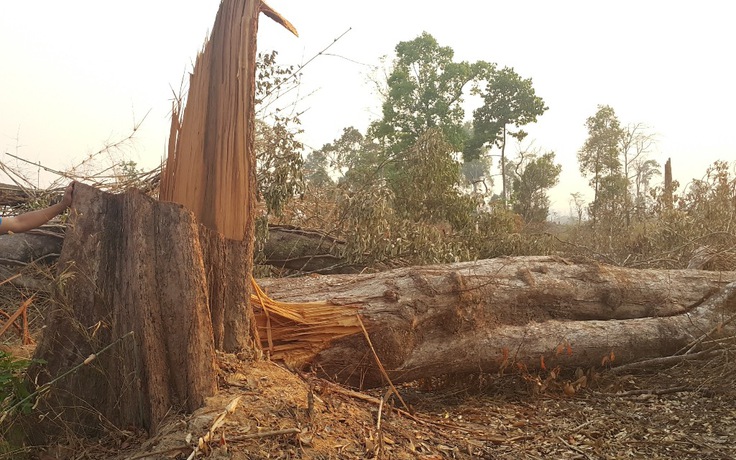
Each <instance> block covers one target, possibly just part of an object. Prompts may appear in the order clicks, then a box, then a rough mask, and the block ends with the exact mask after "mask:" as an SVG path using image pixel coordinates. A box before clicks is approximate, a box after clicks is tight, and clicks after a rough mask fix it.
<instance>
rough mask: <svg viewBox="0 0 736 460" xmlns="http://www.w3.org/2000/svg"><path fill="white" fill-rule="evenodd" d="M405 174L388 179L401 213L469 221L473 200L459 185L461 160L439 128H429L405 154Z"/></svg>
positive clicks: (426, 219) (412, 217) (459, 222)
mask: <svg viewBox="0 0 736 460" xmlns="http://www.w3.org/2000/svg"><path fill="white" fill-rule="evenodd" d="M404 158H405V159H404V162H403V168H402V171H403V174H402V175H401V176H396V177H391V178H389V179H388V182H389V185H390V186H391V189H392V190H393V191H394V194H395V196H396V202H395V206H396V209H397V211H398V212H399V215H401V216H403V217H405V218H407V219H410V220H412V221H414V222H429V223H437V222H441V221H447V222H449V223H450V224H451V225H452V226H453V227H455V228H457V227H461V226H463V225H464V224H466V223H467V218H468V217H467V216H469V214H470V213H471V212H472V210H473V208H474V202H473V201H472V200H471V199H469V198H468V197H466V196H463V195H462V194H461V193H460V191H459V189H458V184H459V183H460V178H461V172H460V164H459V163H458V162H457V161H455V159H454V158H453V157H452V146H451V145H450V144H449V143H448V142H446V141H445V139H444V137H443V135H442V132H441V130H440V129H439V128H434V129H430V130H428V131H427V132H426V133H424V134H423V135H422V136H420V137H419V139H418V140H417V142H415V143H414V145H413V146H411V147H410V148H409V149H407V151H406V152H405V155H404Z"/></svg>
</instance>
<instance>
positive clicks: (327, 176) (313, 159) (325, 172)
mask: <svg viewBox="0 0 736 460" xmlns="http://www.w3.org/2000/svg"><path fill="white" fill-rule="evenodd" d="M365 145H366V138H365V137H364V136H363V134H361V132H360V131H358V130H357V129H356V128H354V127H352V126H351V127H348V128H344V129H343V132H342V135H341V136H340V137H339V138H338V139H335V140H334V141H333V142H331V143H328V144H325V145H323V146H322V148H320V149H319V150H315V151H313V152H312V153H310V154H309V155H308V156H307V160H306V162H305V169H307V170H308V176H307V180H309V182H311V183H313V184H315V185H324V184H326V183H328V182H332V177H334V178H336V179H338V180H339V179H341V178H342V177H344V176H345V174H346V173H347V172H348V171H349V170H350V169H352V167H353V166H355V163H356V162H357V160H358V158H359V157H360V155H361V153H362V152H363V151H364V147H365Z"/></svg>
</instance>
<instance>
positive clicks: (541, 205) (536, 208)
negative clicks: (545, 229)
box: [511, 152, 562, 223]
mask: <svg viewBox="0 0 736 460" xmlns="http://www.w3.org/2000/svg"><path fill="white" fill-rule="evenodd" d="M561 171H562V165H560V164H556V163H555V154H554V152H548V153H545V154H543V155H541V156H539V155H536V154H531V155H528V156H524V155H522V158H521V160H520V161H519V162H518V163H517V165H516V167H515V168H514V171H513V181H512V193H511V202H512V204H513V206H512V209H513V211H514V212H515V213H517V214H519V215H520V216H521V217H522V218H523V219H524V221H525V222H527V223H529V222H537V223H538V222H544V221H546V220H547V216H548V215H549V196H548V195H547V192H548V191H549V189H550V188H552V187H554V186H555V185H557V183H558V182H559V179H560V172H561Z"/></svg>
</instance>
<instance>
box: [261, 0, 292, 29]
mask: <svg viewBox="0 0 736 460" xmlns="http://www.w3.org/2000/svg"><path fill="white" fill-rule="evenodd" d="M261 13H263V14H265V15H266V16H268V17H269V18H271V19H273V20H274V21H276V22H278V23H279V24H281V25H282V26H284V27H285V28H286V29H287V30H288V31H289V32H291V33H292V34H294V35H295V36H297V37H298V36H299V32H297V31H296V27H294V25H293V24H292V23H290V22H289V21H288V20H287V19H286V18H284V17H283V16H281V15H280V14H279V13H278V12H277V11H276V10H274V9H273V8H271V7H270V6H268V5H267V4H266V2H261Z"/></svg>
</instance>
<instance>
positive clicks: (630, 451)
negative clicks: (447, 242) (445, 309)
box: [6, 352, 736, 460]
mask: <svg viewBox="0 0 736 460" xmlns="http://www.w3.org/2000/svg"><path fill="white" fill-rule="evenodd" d="M733 359H734V355H733V354H732V353H730V352H725V353H724V354H722V355H720V356H718V357H717V358H712V359H710V360H709V361H697V362H686V363H681V364H679V365H677V366H674V367H670V368H666V369H658V370H649V371H647V372H640V373H638V374H636V375H633V374H627V375H620V376H618V375H613V374H612V373H610V372H606V371H602V372H601V373H599V374H595V373H594V374H590V373H589V374H588V375H590V376H592V381H591V382H590V383H589V384H588V385H587V386H586V387H585V388H579V389H578V391H576V392H575V393H574V394H566V392H565V391H564V387H565V383H566V382H567V381H569V380H571V379H574V378H575V377H574V375H571V376H570V379H565V373H564V372H563V374H562V375H560V376H558V377H557V378H556V379H554V380H548V381H547V388H545V389H543V391H540V387H539V384H538V382H537V381H536V376H534V377H532V376H530V375H525V376H521V375H519V374H517V375H510V376H504V377H498V376H496V377H490V376H481V377H478V376H474V377H464V378H462V379H459V378H458V379H453V378H448V379H446V380H445V381H442V382H423V383H417V384H414V385H409V386H404V387H401V388H399V393H400V394H401V395H402V398H403V399H404V401H405V402H406V403H407V405H408V406H409V408H410V410H411V411H412V413H413V415H412V414H410V413H401V412H399V411H397V407H399V406H400V405H401V403H399V402H398V401H397V400H396V398H395V397H391V398H389V400H387V402H386V404H384V405H383V406H381V405H380V397H381V395H383V394H384V391H385V389H383V390H380V391H379V390H374V391H371V392H369V393H357V392H354V391H352V390H349V389H345V388H343V387H340V386H337V385H335V384H332V383H329V382H327V381H324V380H321V379H318V378H315V377H313V376H308V375H298V374H296V373H293V372H291V371H289V370H287V369H285V368H283V367H281V366H279V365H278V364H275V363H272V362H268V361H262V362H258V363H255V364H254V365H250V364H248V363H246V362H241V361H239V360H238V359H237V358H236V357H235V356H232V355H221V356H220V366H221V375H220V379H221V382H220V384H221V391H220V392H219V394H218V395H217V396H215V397H213V398H211V399H210V400H209V401H208V403H207V406H206V407H204V408H202V409H200V410H198V411H197V412H195V413H194V414H191V415H189V416H176V417H172V418H171V419H170V420H169V421H168V422H167V423H166V424H164V426H163V427H162V428H161V429H160V430H159V433H158V434H157V435H156V436H154V437H152V438H147V437H146V436H145V434H143V433H136V432H133V431H126V430H108V432H107V435H106V436H105V437H104V438H103V439H96V440H92V439H83V440H80V439H70V438H68V437H67V438H63V439H59V442H58V443H57V444H55V445H53V446H46V447H43V448H37V449H33V451H32V452H31V456H30V458H39V459H43V460H48V459H56V458H80V459H82V458H88V459H111V458H114V459H186V458H190V455H191V454H192V452H193V450H194V448H195V447H196V446H197V445H198V440H199V438H202V437H204V436H205V435H206V434H207V433H208V431H209V430H210V429H211V427H212V425H213V423H214V422H215V420H216V419H217V418H218V416H220V415H221V414H222V413H223V412H226V411H225V409H226V407H227V406H228V405H230V406H231V408H233V406H235V407H234V410H233V411H232V413H226V415H225V416H224V418H223V424H222V426H221V427H220V428H217V429H215V430H214V431H213V432H212V435H211V441H210V442H207V443H201V444H200V446H201V449H200V452H199V453H197V454H196V458H211V459H266V458H276V459H278V458H284V459H287V458H289V459H290V458H304V459H343V458H344V459H353V458H386V459H389V458H390V459H414V458H422V459H440V458H458V459H470V458H487V459H496V458H498V459H506V458H508V459H540V458H545V459H546V458H560V459H562V458H570V459H578V458H579V459H599V458H602V459H618V458H667V459H730V458H734V457H736V446H734V443H733V442H734V440H736V399H735V398H734V396H736V384H734V374H735V373H736V372H735V370H734V363H733ZM544 380H545V379H542V381H543V382H544ZM310 393H311V394H312V397H311V399H312V401H313V402H312V408H311V410H310V403H309V400H310V396H309V395H310ZM237 398H240V399H239V400H237ZM379 407H380V412H381V423H380V425H379V423H378V413H379ZM6 458H17V457H6Z"/></svg>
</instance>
